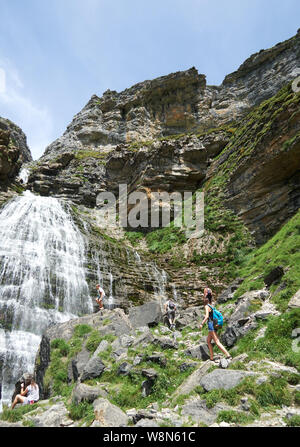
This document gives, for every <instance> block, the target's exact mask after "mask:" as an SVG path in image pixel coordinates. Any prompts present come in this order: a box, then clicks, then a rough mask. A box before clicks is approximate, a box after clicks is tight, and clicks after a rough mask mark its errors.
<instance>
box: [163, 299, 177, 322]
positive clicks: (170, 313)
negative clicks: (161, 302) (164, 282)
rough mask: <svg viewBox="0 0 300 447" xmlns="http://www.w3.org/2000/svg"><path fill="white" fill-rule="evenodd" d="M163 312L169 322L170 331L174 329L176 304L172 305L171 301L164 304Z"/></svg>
mask: <svg viewBox="0 0 300 447" xmlns="http://www.w3.org/2000/svg"><path fill="white" fill-rule="evenodd" d="M165 312H166V314H167V318H168V320H169V325H170V329H175V312H176V304H175V303H173V301H171V300H168V301H167V302H166V304H165Z"/></svg>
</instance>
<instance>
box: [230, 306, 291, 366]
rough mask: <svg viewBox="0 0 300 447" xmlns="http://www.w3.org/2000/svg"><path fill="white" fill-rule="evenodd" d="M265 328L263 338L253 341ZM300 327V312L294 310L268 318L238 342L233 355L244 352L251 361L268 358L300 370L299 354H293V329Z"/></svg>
mask: <svg viewBox="0 0 300 447" xmlns="http://www.w3.org/2000/svg"><path fill="white" fill-rule="evenodd" d="M264 325H265V326H266V331H265V333H264V336H263V337H261V338H259V339H258V340H255V337H256V335H257V332H258V330H259V329H260V328H261V327H263V326H264ZM297 327H300V310H299V309H294V310H291V311H290V312H286V313H284V314H282V315H279V316H270V317H268V319H267V320H266V321H264V322H261V323H260V324H259V325H258V327H257V329H256V330H252V331H250V332H249V333H248V334H246V335H245V336H244V337H243V338H241V339H240V340H238V342H237V345H236V351H235V355H238V354H242V353H244V352H246V353H247V354H248V356H249V359H251V360H254V359H255V360H261V359H263V358H269V359H270V360H272V361H277V362H280V363H283V364H285V365H287V366H292V367H295V368H297V369H299V368H300V352H294V350H293V344H292V342H293V339H292V337H291V335H292V331H293V329H295V328H297Z"/></svg>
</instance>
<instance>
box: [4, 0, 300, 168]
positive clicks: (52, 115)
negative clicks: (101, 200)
mask: <svg viewBox="0 0 300 447" xmlns="http://www.w3.org/2000/svg"><path fill="white" fill-rule="evenodd" d="M0 17H1V21H0V116H3V117H6V118H9V119H11V120H12V121H14V122H15V123H16V124H18V125H19V126H20V127H21V128H22V129H23V130H24V132H25V133H26V135H27V139H28V144H29V146H30V148H31V151H32V153H33V156H34V158H35V159H36V158H38V157H40V156H41V155H42V153H43V152H44V150H45V148H46V146H47V145H48V144H50V143H51V142H52V141H53V140H54V139H55V138H57V137H59V136H60V135H61V134H62V133H63V132H64V131H65V129H66V126H67V125H68V124H69V123H70V122H71V120H72V118H73V116H74V115H75V114H76V113H78V112H79V111H80V110H81V108H82V107H83V106H84V105H85V104H86V103H87V102H88V100H89V98H90V97H91V95H92V94H94V93H96V94H97V95H99V96H101V95H102V94H103V92H104V91H105V90H107V89H108V88H109V89H111V90H117V91H122V90H124V89H125V88H128V87H131V86H132V85H133V84H136V83H137V82H141V81H144V80H146V79H153V78H156V77H158V76H163V75H167V74H169V73H172V72H175V71H179V70H186V69H188V68H190V67H192V66H195V67H196V68H197V69H198V71H199V73H203V74H205V75H206V77H207V83H208V84H214V85H219V84H221V82H222V81H223V79H224V77H225V75H226V74H229V73H231V72H232V71H234V70H236V69H237V68H238V67H239V65H240V64H241V63H243V62H244V60H245V59H246V58H247V57H249V56H250V55H251V54H253V53H255V52H257V51H259V50H261V49H265V48H270V47H271V46H273V45H275V44H276V43H278V42H281V41H283V40H286V39H288V38H290V37H292V36H293V35H294V34H296V32H297V29H298V28H299V27H300V24H299V21H297V19H298V18H299V17H300V2H299V0H285V1H284V2H283V1H282V0H226V1H225V0H150V1H149V0H147V1H144V0H0Z"/></svg>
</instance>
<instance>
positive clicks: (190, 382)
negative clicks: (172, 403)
mask: <svg viewBox="0 0 300 447" xmlns="http://www.w3.org/2000/svg"><path fill="white" fill-rule="evenodd" d="M210 367H211V362H210V361H206V362H205V363H204V364H203V365H202V366H200V368H198V369H196V371H194V372H193V373H192V374H191V375H190V376H189V377H188V378H187V379H186V380H185V381H184V382H183V383H182V384H181V385H180V386H179V387H178V388H177V390H176V391H175V393H174V394H173V396H172V397H173V398H176V397H178V396H180V395H187V394H190V393H191V392H192V391H193V390H194V389H195V388H196V387H197V386H199V385H200V380H201V379H202V377H204V376H205V375H206V374H207V371H208V370H209V368H210Z"/></svg>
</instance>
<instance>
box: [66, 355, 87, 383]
mask: <svg viewBox="0 0 300 447" xmlns="http://www.w3.org/2000/svg"><path fill="white" fill-rule="evenodd" d="M89 360H90V352H89V351H88V350H87V349H85V348H83V349H82V350H81V351H80V352H79V353H78V354H77V355H76V357H75V358H74V359H73V360H72V361H71V362H70V364H69V367H68V379H69V381H70V382H71V381H72V380H74V381H75V382H76V381H77V380H78V377H79V376H80V375H81V374H82V373H83V370H84V368H85V367H86V365H87V363H88V362H89Z"/></svg>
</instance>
